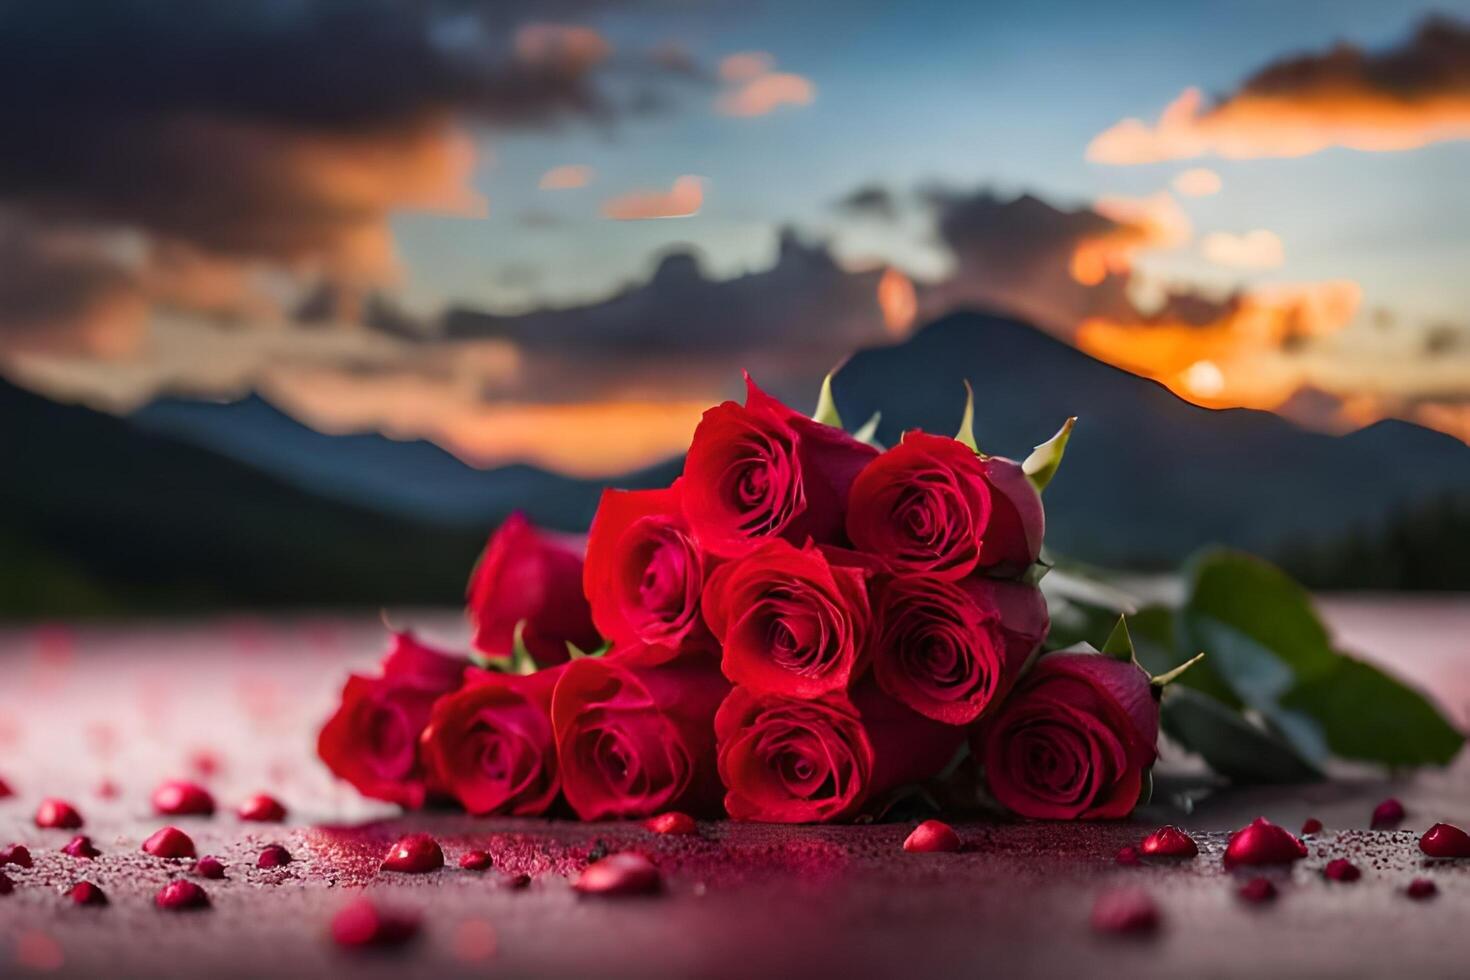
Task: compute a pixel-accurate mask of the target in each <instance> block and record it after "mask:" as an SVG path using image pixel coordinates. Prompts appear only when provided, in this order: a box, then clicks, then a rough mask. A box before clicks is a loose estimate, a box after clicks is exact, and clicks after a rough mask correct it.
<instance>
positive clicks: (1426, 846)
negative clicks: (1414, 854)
mask: <svg viewBox="0 0 1470 980" xmlns="http://www.w3.org/2000/svg"><path fill="white" fill-rule="evenodd" d="M1419 850H1421V851H1423V852H1424V853H1425V854H1427V855H1429V856H1430V857H1432V858H1467V857H1470V834H1467V833H1465V832H1464V831H1463V830H1461V829H1460V828H1459V827H1456V826H1455V825H1454V824H1448V823H1437V824H1435V825H1434V826H1433V827H1430V828H1429V829H1428V830H1426V831H1425V832H1424V836H1423V837H1420V838H1419Z"/></svg>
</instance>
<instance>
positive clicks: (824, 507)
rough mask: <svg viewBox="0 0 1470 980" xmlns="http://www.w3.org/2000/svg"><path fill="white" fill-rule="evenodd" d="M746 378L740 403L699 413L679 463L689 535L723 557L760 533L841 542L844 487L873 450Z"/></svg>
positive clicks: (751, 544) (755, 539) (748, 544)
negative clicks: (682, 469) (683, 456)
mask: <svg viewBox="0 0 1470 980" xmlns="http://www.w3.org/2000/svg"><path fill="white" fill-rule="evenodd" d="M745 381H746V396H745V405H744V407H742V406H740V405H737V404H735V403H734V402H725V403H723V404H721V405H716V406H715V407H714V408H712V409H710V410H709V411H707V412H705V413H704V418H703V419H702V420H701V421H700V423H699V425H698V427H696V428H695V430H694V439H693V442H692V443H691V445H690V446H689V454H688V456H686V457H685V460H684V480H683V490H684V514H685V516H686V517H688V519H689V525H690V527H691V528H692V529H693V531H694V537H695V539H696V540H697V541H698V542H699V543H700V546H701V547H703V548H704V549H706V550H708V551H711V552H713V553H714V554H716V555H721V556H724V557H735V556H738V555H741V554H744V553H745V552H747V551H749V550H750V549H751V548H753V547H755V546H756V545H757V544H759V543H760V541H761V539H763V538H773V537H784V538H786V539H788V540H791V541H797V542H804V541H806V540H807V539H808V538H812V539H814V540H816V541H817V542H818V543H821V544H837V543H840V542H841V538H842V533H843V530H842V529H843V522H842V513H843V509H844V508H845V506H846V503H847V494H848V489H849V488H850V487H851V486H852V481H853V480H854V479H855V478H856V477H857V474H858V472H859V471H860V470H861V469H862V468H863V466H865V465H866V464H867V462H868V461H869V460H870V459H872V458H873V457H875V456H877V454H878V451H877V450H876V449H874V448H873V447H871V446H868V445H866V444H864V443H861V442H858V441H857V440H856V439H854V438H852V437H851V436H849V435H847V433H845V432H843V431H842V430H841V429H837V428H834V427H833V426H830V425H823V424H822V423H820V422H817V421H814V420H813V419H809V418H807V417H806V416H805V415H802V414H800V413H799V412H795V411H792V410H791V409H789V408H787V407H786V406H785V405H783V404H781V403H780V402H778V401H777V400H776V399H774V398H772V397H771V396H769V395H767V394H766V393H765V392H763V391H761V390H760V389H759V388H757V387H756V385H755V382H754V381H751V380H750V376H749V375H746V378H745Z"/></svg>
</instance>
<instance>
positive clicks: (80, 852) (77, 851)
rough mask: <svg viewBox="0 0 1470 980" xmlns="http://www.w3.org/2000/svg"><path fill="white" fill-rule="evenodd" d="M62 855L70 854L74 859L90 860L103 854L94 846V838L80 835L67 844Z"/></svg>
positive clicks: (62, 850)
mask: <svg viewBox="0 0 1470 980" xmlns="http://www.w3.org/2000/svg"><path fill="white" fill-rule="evenodd" d="M61 853H62V854H70V855H71V856H72V857H74V858H87V859H88V860H90V859H92V858H94V857H96V856H97V855H99V854H101V853H102V852H101V851H99V850H97V848H95V847H93V846H92V838H90V837H88V836H87V835H86V834H78V835H77V836H75V837H73V838H72V839H71V840H70V841H68V842H67V845H66V846H65V847H63V848H62V849H61Z"/></svg>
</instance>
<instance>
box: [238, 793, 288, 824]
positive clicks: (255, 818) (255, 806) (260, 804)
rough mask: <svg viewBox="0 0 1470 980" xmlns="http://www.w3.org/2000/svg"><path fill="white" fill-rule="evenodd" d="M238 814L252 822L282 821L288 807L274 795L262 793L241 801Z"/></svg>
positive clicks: (242, 818)
mask: <svg viewBox="0 0 1470 980" xmlns="http://www.w3.org/2000/svg"><path fill="white" fill-rule="evenodd" d="M236 815H237V816H239V818H240V819H241V820H248V821H250V822H251V823H280V822H281V821H283V820H285V819H286V808H285V807H284V806H282V805H281V802H280V801H279V800H277V799H276V798H275V797H274V796H270V795H267V794H265V793H260V794H258V795H256V796H252V797H250V799H248V800H246V801H245V802H244V803H241V804H240V809H239V810H237V811H236Z"/></svg>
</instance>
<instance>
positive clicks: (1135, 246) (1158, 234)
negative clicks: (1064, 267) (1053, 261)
mask: <svg viewBox="0 0 1470 980" xmlns="http://www.w3.org/2000/svg"><path fill="white" fill-rule="evenodd" d="M1093 210H1095V211H1096V212H1097V213H1098V214H1100V215H1102V216H1103V217H1105V218H1107V219H1109V220H1110V221H1112V222H1114V225H1113V227H1112V228H1109V229H1108V230H1107V231H1103V232H1100V233H1098V234H1096V235H1089V236H1087V237H1085V238H1083V239H1081V240H1080V241H1078V242H1077V244H1076V246H1075V247H1074V248H1073V250H1072V257H1071V260H1070V264H1069V271H1070V272H1071V274H1072V278H1073V279H1075V280H1076V281H1077V282H1079V283H1081V284H1082V285H1084V286H1096V285H1097V284H1098V283H1100V282H1102V281H1103V279H1105V278H1107V276H1108V275H1109V274H1113V275H1123V274H1125V273H1127V272H1128V271H1129V270H1130V269H1131V268H1132V267H1133V257H1134V256H1135V255H1136V254H1137V253H1139V252H1141V251H1145V250H1147V249H1172V248H1179V247H1181V246H1183V245H1185V244H1187V243H1188V242H1189V240H1190V238H1191V237H1192V236H1193V235H1194V226H1193V224H1192V223H1191V222H1190V220H1189V216H1188V215H1187V214H1185V213H1184V209H1183V208H1181V207H1180V206H1179V202H1178V201H1176V200H1174V198H1173V196H1172V195H1170V194H1169V192H1168V191H1160V192H1158V193H1157V194H1154V195H1151V196H1149V197H1141V198H1134V197H1116V196H1114V197H1102V198H1099V199H1098V201H1097V203H1096V204H1094V205H1093Z"/></svg>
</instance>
